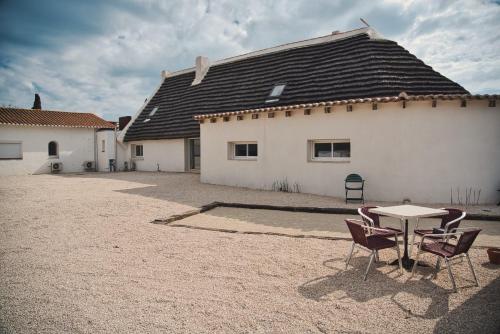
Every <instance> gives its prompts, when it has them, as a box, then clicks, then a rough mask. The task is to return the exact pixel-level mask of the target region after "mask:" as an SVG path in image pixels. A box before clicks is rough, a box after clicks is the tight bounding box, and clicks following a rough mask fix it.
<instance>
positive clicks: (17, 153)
mask: <svg viewBox="0 0 500 334" xmlns="http://www.w3.org/2000/svg"><path fill="white" fill-rule="evenodd" d="M22 158H23V151H22V145H21V142H0V159H22Z"/></svg>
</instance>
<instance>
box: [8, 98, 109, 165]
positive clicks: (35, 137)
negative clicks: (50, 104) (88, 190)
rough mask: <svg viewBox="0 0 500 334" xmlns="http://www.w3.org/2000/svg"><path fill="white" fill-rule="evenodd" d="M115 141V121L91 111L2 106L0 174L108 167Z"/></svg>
mask: <svg viewBox="0 0 500 334" xmlns="http://www.w3.org/2000/svg"><path fill="white" fill-rule="evenodd" d="M115 142H116V141H115V125H114V124H113V123H110V122H107V121H105V120H103V119H102V118H100V117H98V116H96V115H94V114H91V113H76V112H63V111H50V110H41V109H19V108H0V175H23V174H43V173H51V172H52V173H70V172H82V171H95V170H98V169H99V170H109V157H114V156H115V152H114V150H115ZM98 152H99V154H98ZM105 152H106V153H105ZM99 158H101V159H104V158H105V159H106V161H102V162H101V161H99ZM98 167H100V168H98Z"/></svg>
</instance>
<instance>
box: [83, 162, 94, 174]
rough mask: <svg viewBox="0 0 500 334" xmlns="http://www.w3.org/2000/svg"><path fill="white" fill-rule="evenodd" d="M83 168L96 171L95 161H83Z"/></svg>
mask: <svg viewBox="0 0 500 334" xmlns="http://www.w3.org/2000/svg"><path fill="white" fill-rule="evenodd" d="M83 169H85V171H87V172H92V171H95V161H85V162H84V163H83Z"/></svg>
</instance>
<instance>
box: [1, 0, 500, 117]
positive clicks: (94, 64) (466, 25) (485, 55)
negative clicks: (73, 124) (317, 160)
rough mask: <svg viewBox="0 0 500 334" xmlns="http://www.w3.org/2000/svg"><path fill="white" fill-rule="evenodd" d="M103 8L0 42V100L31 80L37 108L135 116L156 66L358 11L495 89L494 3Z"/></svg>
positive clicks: (18, 98)
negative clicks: (49, 33) (86, 30)
mask: <svg viewBox="0 0 500 334" xmlns="http://www.w3.org/2000/svg"><path fill="white" fill-rule="evenodd" d="M108 10H109V13H107V15H105V16H102V17H105V18H106V20H104V19H103V22H102V25H103V29H102V31H101V32H100V33H93V34H85V35H82V36H81V38H72V39H70V41H71V42H68V38H64V39H61V42H60V45H56V46H55V47H45V48H35V49H33V51H32V52H31V50H30V49H29V47H15V45H11V46H10V47H8V48H6V47H5V48H3V49H4V51H3V57H5V58H8V59H9V61H8V62H6V63H7V65H6V66H0V87H2V90H1V91H0V103H3V104H9V103H11V104H14V105H18V106H22V107H30V106H31V104H32V102H33V95H32V93H33V90H34V88H33V85H35V86H39V87H41V88H40V93H41V95H42V105H43V107H44V108H48V109H60V110H67V111H87V112H95V113H98V114H101V115H104V116H105V117H107V118H111V119H116V118H117V117H118V116H119V115H132V114H134V113H135V111H136V110H137V109H138V108H139V107H140V106H141V104H142V103H143V102H144V99H145V98H146V97H147V96H149V95H150V94H151V92H152V91H153V89H154V88H155V87H156V86H157V85H158V83H159V81H160V71H161V70H163V69H167V70H169V71H175V70H178V69H182V68H186V67H191V66H193V64H194V58H195V57H196V56H197V55H206V56H208V57H210V58H211V59H220V58H225V57H229V56H234V55H238V54H241V53H245V52H249V51H252V50H256V49H260V48H265V47H270V46H274V45H278V44H282V43H286V42H292V41H295V40H301V39H304V38H310V37H315V36H319V35H324V34H328V33H330V32H331V31H333V30H348V29H353V28H356V27H359V26H361V25H362V24H361V23H360V22H359V21H358V18H359V17H364V18H365V19H367V21H368V22H370V24H372V25H373V26H374V27H375V28H376V29H379V30H381V32H382V33H383V34H384V35H385V36H386V37H387V38H390V39H394V40H396V41H397V42H399V43H400V44H401V45H403V46H404V47H406V48H407V49H408V50H409V51H410V52H412V53H414V54H415V55H417V56H418V57H419V58H421V59H422V60H424V61H425V62H426V63H427V64H429V65H431V66H432V67H433V68H434V69H436V70H437V71H439V72H441V73H442V74H443V75H445V76H448V77H450V78H451V79H453V80H455V81H457V82H459V83H460V84H462V85H463V86H464V87H465V88H467V89H469V90H470V91H472V92H473V93H477V92H498V91H499V90H500V79H498V78H500V75H499V74H500V73H499V72H500V61H499V59H500V57H499V53H500V52H499V50H500V42H499V41H500V38H498V37H499V34H500V33H499V31H500V30H499V28H500V20H499V18H500V6H498V5H496V4H494V3H490V2H484V1H453V2H446V3H444V2H435V1H432V2H431V1H426V2H422V1H412V2H408V1H385V2H381V3H378V4H375V3H372V2H370V3H366V2H364V1H284V0H281V1H273V2H268V1H264V0H262V1H257V0H255V1H252V2H248V3H247V2H239V3H234V2H230V1H211V2H199V1H178V2H170V1H168V2H164V1H138V2H135V3H132V4H130V6H129V7H127V6H124V7H119V8H118V7H110V8H108ZM89 19H90V20H91V19H92V17H90V16H89ZM104 21H106V22H104ZM104 26H105V27H104ZM55 43H56V44H57V40H55ZM0 56H1V54H0ZM1 60H2V59H1V58H0V61H1ZM1 64H2V63H0V65H1Z"/></svg>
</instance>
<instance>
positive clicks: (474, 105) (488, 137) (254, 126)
mask: <svg viewBox="0 0 500 334" xmlns="http://www.w3.org/2000/svg"><path fill="white" fill-rule="evenodd" d="M314 139H350V142H351V158H350V161H349V162H310V161H308V157H307V153H308V150H307V143H308V140H314ZM232 141H257V142H258V150H259V156H258V159H257V161H237V160H229V159H228V142H232ZM201 166H202V170H201V180H202V182H206V183H213V184H224V185H233V186H243V187H250V188H262V189H270V187H271V185H272V183H273V182H274V181H275V180H278V179H283V178H285V177H286V178H287V180H288V182H289V183H290V184H292V183H294V182H297V183H298V184H299V185H300V189H301V192H306V193H313V194H321V195H331V196H340V197H343V196H344V179H345V177H346V176H347V175H348V174H349V173H359V174H360V175H362V176H363V177H364V178H365V179H366V180H367V181H366V192H365V196H366V198H367V199H370V200H390V201H401V200H402V199H404V198H409V199H411V201H413V202H420V203H449V202H450V189H451V188H452V187H453V188H454V189H456V188H457V187H460V188H461V191H462V193H461V196H462V201H464V198H465V193H464V189H465V188H466V187H473V188H475V189H481V198H480V199H481V202H483V203H484V202H488V203H494V202H495V201H497V199H498V193H497V189H499V188H500V110H499V107H491V108H490V107H488V101H484V100H483V101H469V102H468V104H467V107H465V108H461V107H460V101H446V102H445V101H438V106H437V108H431V102H430V101H420V102H410V103H408V105H407V107H406V108H404V109H403V108H402V107H401V103H387V104H382V103H380V104H379V105H378V110H377V111H374V110H372V109H371V105H370V104H360V105H354V106H353V112H346V106H337V107H334V108H333V109H332V113H331V114H325V113H324V111H323V109H322V108H320V109H313V111H312V114H311V115H308V116H306V115H304V113H303V110H302V109H296V110H293V115H292V117H287V118H285V113H284V112H283V111H281V112H276V113H275V118H267V114H266V113H263V114H260V117H259V119H256V120H254V119H251V115H245V119H244V120H241V121H237V120H236V117H235V116H233V117H231V119H230V121H229V122H222V119H220V118H219V119H217V122H216V123H210V122H209V121H208V120H206V121H205V122H204V123H203V124H201ZM455 200H456V197H455Z"/></svg>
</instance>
